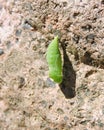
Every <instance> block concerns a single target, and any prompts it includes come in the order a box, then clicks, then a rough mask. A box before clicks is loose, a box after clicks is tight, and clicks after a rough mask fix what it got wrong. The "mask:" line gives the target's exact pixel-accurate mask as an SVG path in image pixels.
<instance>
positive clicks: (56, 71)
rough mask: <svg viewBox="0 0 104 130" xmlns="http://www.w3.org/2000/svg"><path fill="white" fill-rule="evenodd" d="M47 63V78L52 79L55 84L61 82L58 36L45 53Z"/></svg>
mask: <svg viewBox="0 0 104 130" xmlns="http://www.w3.org/2000/svg"><path fill="white" fill-rule="evenodd" d="M46 54H47V56H46V59H47V62H48V65H49V77H50V78H52V79H53V80H54V81H55V82H57V83H61V82H62V77H63V75H62V59H61V53H60V50H59V44H58V36H56V37H55V38H54V40H53V41H52V42H51V43H50V44H49V46H48V49H47V52H46Z"/></svg>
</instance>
